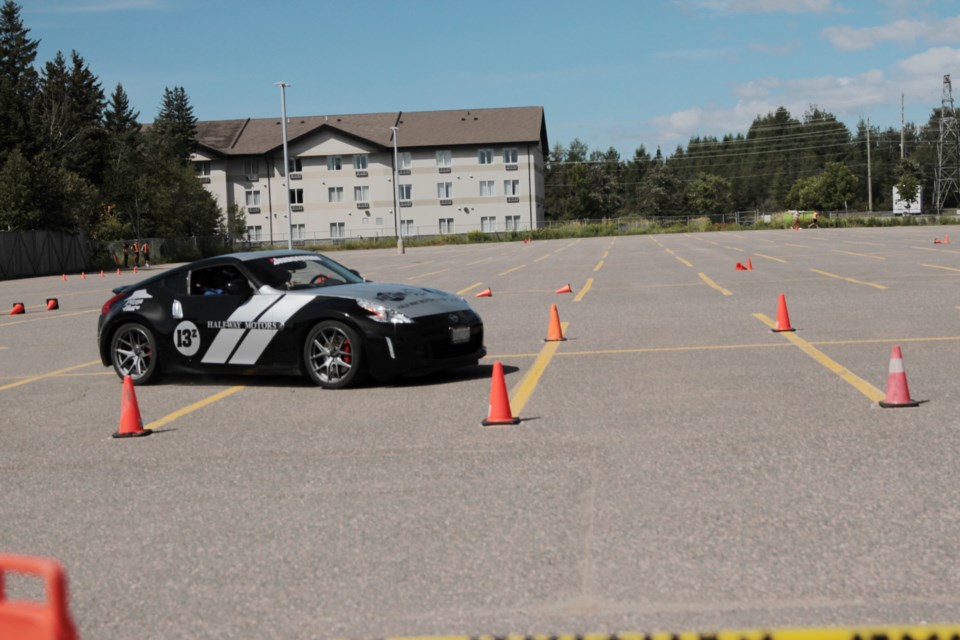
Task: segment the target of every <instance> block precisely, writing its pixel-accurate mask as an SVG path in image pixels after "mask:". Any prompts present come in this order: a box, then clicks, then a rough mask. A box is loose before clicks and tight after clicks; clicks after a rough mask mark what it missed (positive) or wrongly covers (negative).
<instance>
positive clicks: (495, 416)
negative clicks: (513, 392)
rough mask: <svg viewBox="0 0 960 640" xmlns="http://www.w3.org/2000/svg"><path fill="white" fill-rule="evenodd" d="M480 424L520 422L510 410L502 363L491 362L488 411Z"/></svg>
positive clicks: (487, 425)
mask: <svg viewBox="0 0 960 640" xmlns="http://www.w3.org/2000/svg"><path fill="white" fill-rule="evenodd" d="M480 424H482V425H483V426H485V427H489V426H491V425H497V424H520V418H518V417H515V416H514V415H513V412H512V411H511V410H510V398H509V397H507V382H506V380H504V378H503V363H502V362H494V363H493V378H492V379H491V381H490V411H489V412H488V414H487V418H486V419H485V420H483V421H482V422H481V423H480Z"/></svg>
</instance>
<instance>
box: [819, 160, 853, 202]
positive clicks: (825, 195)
mask: <svg viewBox="0 0 960 640" xmlns="http://www.w3.org/2000/svg"><path fill="white" fill-rule="evenodd" d="M819 181H820V184H819V193H820V206H819V207H818V208H822V209H829V210H839V209H844V208H846V207H847V204H848V203H849V202H850V201H852V200H853V198H854V192H855V191H856V188H857V177H856V176H855V175H853V172H852V171H850V168H849V167H848V166H847V165H845V164H843V163H842V162H828V163H827V164H826V166H825V167H824V169H823V173H821V174H820V176H819Z"/></svg>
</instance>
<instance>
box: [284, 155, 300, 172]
mask: <svg viewBox="0 0 960 640" xmlns="http://www.w3.org/2000/svg"><path fill="white" fill-rule="evenodd" d="M287 171H289V172H290V173H298V172H300V171H303V160H301V159H300V158H290V160H289V163H288V164H287Z"/></svg>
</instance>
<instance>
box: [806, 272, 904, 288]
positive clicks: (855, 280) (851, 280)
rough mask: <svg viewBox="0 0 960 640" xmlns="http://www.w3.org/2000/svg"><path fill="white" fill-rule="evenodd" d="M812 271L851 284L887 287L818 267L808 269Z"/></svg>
mask: <svg viewBox="0 0 960 640" xmlns="http://www.w3.org/2000/svg"><path fill="white" fill-rule="evenodd" d="M810 271H813V272H814V273H819V274H820V275H822V276H827V277H828V278H836V279H837V280H846V281H847V282H852V283H853V284H863V285H866V286H868V287H873V288H874V289H886V288H887V287H886V286H885V285H882V284H876V283H874V282H865V281H863V280H857V279H856V278H845V277H844V276H838V275H837V274H835V273H830V272H829V271H821V270H820V269H810Z"/></svg>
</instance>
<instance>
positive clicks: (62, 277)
mask: <svg viewBox="0 0 960 640" xmlns="http://www.w3.org/2000/svg"><path fill="white" fill-rule="evenodd" d="M60 279H61V280H63V281H64V282H66V281H67V274H63V275H62V276H60Z"/></svg>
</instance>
